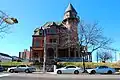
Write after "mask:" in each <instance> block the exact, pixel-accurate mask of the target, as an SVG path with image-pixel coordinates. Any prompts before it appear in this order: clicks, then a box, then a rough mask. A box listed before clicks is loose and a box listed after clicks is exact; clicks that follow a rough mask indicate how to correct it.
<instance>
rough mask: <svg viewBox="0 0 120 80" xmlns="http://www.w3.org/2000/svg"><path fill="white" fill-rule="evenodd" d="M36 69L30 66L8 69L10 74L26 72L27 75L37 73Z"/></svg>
mask: <svg viewBox="0 0 120 80" xmlns="http://www.w3.org/2000/svg"><path fill="white" fill-rule="evenodd" d="M35 71H36V69H35V68H34V67H31V66H28V65H19V66H17V67H11V68H8V72H11V73H13V72H26V73H32V72H35Z"/></svg>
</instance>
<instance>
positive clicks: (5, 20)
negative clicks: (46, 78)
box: [0, 10, 18, 37]
mask: <svg viewBox="0 0 120 80" xmlns="http://www.w3.org/2000/svg"><path fill="white" fill-rule="evenodd" d="M15 23H18V20H17V19H16V18H11V17H9V16H8V15H7V14H6V13H4V12H3V11H1V10H0V37H3V35H4V33H8V30H9V29H10V27H9V25H13V24H15Z"/></svg>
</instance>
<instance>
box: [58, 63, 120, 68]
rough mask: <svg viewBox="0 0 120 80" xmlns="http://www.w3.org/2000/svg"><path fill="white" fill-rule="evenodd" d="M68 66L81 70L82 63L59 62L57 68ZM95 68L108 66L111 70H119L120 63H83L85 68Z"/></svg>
mask: <svg viewBox="0 0 120 80" xmlns="http://www.w3.org/2000/svg"><path fill="white" fill-rule="evenodd" d="M61 65H62V66H68V65H75V66H78V67H82V68H83V63H82V62H59V63H58V64H57V66H58V67H60V66H61ZM97 66H109V67H112V68H120V63H110V62H108V63H94V62H85V67H86V68H95V67H97Z"/></svg>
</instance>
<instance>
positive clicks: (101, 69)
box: [86, 66, 115, 74]
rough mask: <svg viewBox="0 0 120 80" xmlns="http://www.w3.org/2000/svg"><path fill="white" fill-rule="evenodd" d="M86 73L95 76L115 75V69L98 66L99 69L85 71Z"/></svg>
mask: <svg viewBox="0 0 120 80" xmlns="http://www.w3.org/2000/svg"><path fill="white" fill-rule="evenodd" d="M86 70H87V72H88V73H89V74H95V73H100V74H104V73H107V74H113V73H115V69H114V68H110V67H108V66H99V67H96V68H93V69H86Z"/></svg>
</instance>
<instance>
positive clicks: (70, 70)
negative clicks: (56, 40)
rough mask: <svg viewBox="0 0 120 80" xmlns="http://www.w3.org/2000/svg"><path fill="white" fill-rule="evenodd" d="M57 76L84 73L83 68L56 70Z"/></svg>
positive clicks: (73, 67) (69, 67)
mask: <svg viewBox="0 0 120 80" xmlns="http://www.w3.org/2000/svg"><path fill="white" fill-rule="evenodd" d="M55 72H56V73H57V74H63V73H73V74H79V73H82V72H83V69H82V68H79V67H76V66H66V67H63V68H59V69H56V71H55Z"/></svg>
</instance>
